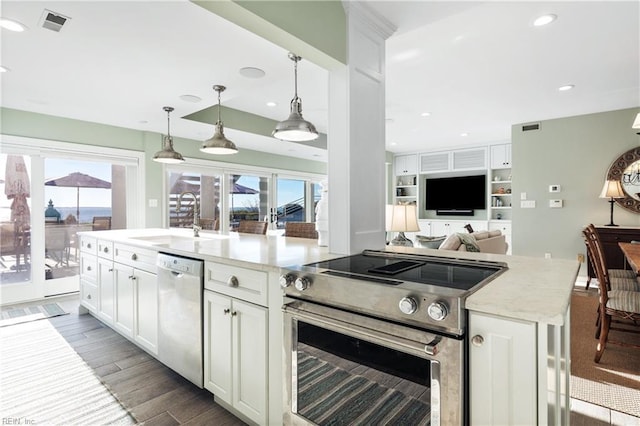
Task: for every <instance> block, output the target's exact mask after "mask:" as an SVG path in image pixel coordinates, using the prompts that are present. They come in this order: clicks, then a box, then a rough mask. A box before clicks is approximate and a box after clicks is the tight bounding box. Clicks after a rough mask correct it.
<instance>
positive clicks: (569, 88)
mask: <svg viewBox="0 0 640 426" xmlns="http://www.w3.org/2000/svg"><path fill="white" fill-rule="evenodd" d="M574 87H575V86H574V85H573V84H566V85H564V86H560V87H558V90H559V91H561V92H566V91H567V90H571V89H573V88H574Z"/></svg>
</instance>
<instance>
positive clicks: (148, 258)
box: [113, 243, 158, 274]
mask: <svg viewBox="0 0 640 426" xmlns="http://www.w3.org/2000/svg"><path fill="white" fill-rule="evenodd" d="M157 257H158V252H156V251H154V250H148V249H144V248H140V247H135V246H129V245H126V244H118V243H115V244H114V245H113V260H114V261H115V262H118V263H122V264H124V265H129V266H133V267H134V268H138V269H142V270H143V271H147V272H151V273H153V274H155V273H157V272H156V269H157V268H156V258H157Z"/></svg>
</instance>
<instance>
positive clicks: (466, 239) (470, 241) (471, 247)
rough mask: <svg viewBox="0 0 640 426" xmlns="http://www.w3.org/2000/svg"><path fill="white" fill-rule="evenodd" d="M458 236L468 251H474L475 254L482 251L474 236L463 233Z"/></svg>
mask: <svg viewBox="0 0 640 426" xmlns="http://www.w3.org/2000/svg"><path fill="white" fill-rule="evenodd" d="M456 235H457V236H458V238H459V239H460V242H461V243H462V244H464V247H465V248H466V249H467V251H474V252H479V251H480V247H478V244H477V243H476V239H475V238H473V235H469V234H462V233H457V234H456Z"/></svg>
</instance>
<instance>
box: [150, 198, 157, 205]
mask: <svg viewBox="0 0 640 426" xmlns="http://www.w3.org/2000/svg"><path fill="white" fill-rule="evenodd" d="M149 207H158V200H157V199H155V198H149Z"/></svg>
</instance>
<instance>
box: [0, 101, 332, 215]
mask: <svg viewBox="0 0 640 426" xmlns="http://www.w3.org/2000/svg"><path fill="white" fill-rule="evenodd" d="M0 126H1V133H2V134H4V135H12V136H22V137H28V138H36V139H44V140H54V141H60V142H69V143H77V144H84V145H93V146H104V147H109V148H119V149H127V150H132V151H139V152H144V156H145V171H146V175H145V195H146V198H147V199H154V198H155V199H158V200H162V199H163V195H164V194H163V193H162V186H161V185H158V182H161V181H162V165H161V164H160V163H156V162H155V161H153V160H152V158H153V154H155V153H156V152H157V151H159V150H160V149H161V148H162V146H161V143H162V135H161V134H159V133H154V132H144V131H140V130H133V129H126V128H122V127H115V126H107V125H104V124H98V123H90V122H86V121H79V120H72V119H68V118H62V117H54V116H50V115H44V114H36V113H32V112H26V111H20V110H15V109H8V108H0ZM212 132H213V130H212ZM201 144H202V141H196V140H191V139H183V138H176V137H174V138H173V145H174V148H175V150H176V151H178V152H180V153H181V154H182V155H183V156H185V157H191V158H199V159H204V160H212V161H216V162H225V163H229V164H230V165H236V164H242V165H250V166H258V167H265V168H269V169H281V170H291V171H296V172H306V173H316V174H326V173H327V165H326V163H323V162H319V161H311V160H303V159H299V158H293V157H286V156H281V155H276V154H269V153H266V152H260V151H252V150H248V149H240V152H238V153H237V154H234V155H231V156H212V155H209V154H205V153H202V152H200V146H201ZM145 205H147V203H145ZM157 212H158V209H149V208H146V211H145V218H146V224H147V227H158V226H161V223H162V218H159V217H158V214H157Z"/></svg>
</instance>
